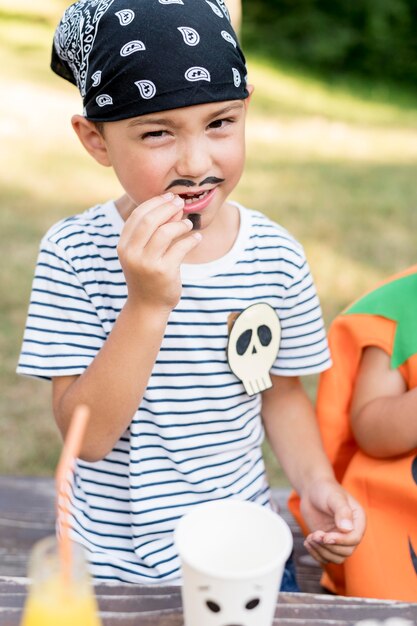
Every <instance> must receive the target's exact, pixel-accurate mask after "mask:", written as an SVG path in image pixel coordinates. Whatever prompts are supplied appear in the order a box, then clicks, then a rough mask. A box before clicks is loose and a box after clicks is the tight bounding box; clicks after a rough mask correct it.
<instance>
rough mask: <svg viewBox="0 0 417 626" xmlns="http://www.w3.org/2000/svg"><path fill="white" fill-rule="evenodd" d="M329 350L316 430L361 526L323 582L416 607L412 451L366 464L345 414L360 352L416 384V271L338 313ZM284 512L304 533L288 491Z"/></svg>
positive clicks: (416, 478) (416, 493) (416, 469)
mask: <svg viewBox="0 0 417 626" xmlns="http://www.w3.org/2000/svg"><path fill="white" fill-rule="evenodd" d="M329 344H330V351H331V354H332V359H333V366H332V367H331V368H330V369H329V370H327V371H326V372H324V373H323V374H322V375H321V377H320V384H319V390H318V396H317V415H318V421H319V426H320V431H321V434H322V438H323V443H324V447H325V450H326V453H327V455H328V457H329V458H330V461H331V463H332V466H333V468H334V471H335V474H336V478H337V479H338V481H339V482H340V483H341V484H342V485H343V486H344V487H345V488H346V490H347V491H348V492H349V493H350V494H351V495H352V496H354V497H355V498H356V499H357V500H358V501H359V502H360V503H361V504H362V506H363V507H364V509H365V511H366V514H367V528H366V532H365V535H364V538H363V540H362V541H361V543H360V545H359V546H358V547H357V548H356V550H355V551H354V553H353V555H352V556H351V557H349V558H348V559H346V561H345V563H343V564H342V565H333V564H330V565H327V566H326V567H325V572H324V574H323V577H322V584H323V586H324V587H326V588H327V589H329V590H330V591H333V592H334V593H337V594H339V595H348V596H363V597H373V598H386V599H397V600H404V601H412V602H417V556H416V551H417V449H415V450H413V451H412V452H410V453H408V454H404V455H402V456H398V457H392V458H386V459H376V458H372V457H370V456H368V455H366V454H364V453H363V452H362V451H361V450H360V449H359V448H358V445H357V444H356V441H355V439H354V437H353V434H352V431H351V428H350V416H349V411H350V403H351V398H352V393H353V389H354V384H355V380H356V375H357V371H358V367H359V363H360V360H361V355H362V351H363V349H364V348H365V347H367V346H377V347H379V348H381V349H382V350H384V351H385V352H386V353H388V354H389V355H391V367H393V368H399V370H400V372H401V374H402V376H403V377H404V380H405V381H406V383H407V388H408V389H411V388H413V387H416V386H417V265H416V266H413V267H411V268H409V269H408V270H406V271H405V272H402V273H401V274H397V275H395V276H394V277H391V278H390V279H388V280H387V281H386V282H385V283H383V284H382V285H380V286H379V287H377V288H376V289H374V290H373V291H371V292H369V293H368V294H366V295H365V296H364V297H363V298H361V299H360V300H358V301H357V302H355V303H354V304H353V305H352V306H351V307H350V308H348V309H347V310H346V311H344V312H343V313H342V314H341V315H339V316H338V317H337V318H336V319H335V320H334V322H333V324H332V325H331V327H330V331H329ZM416 419H417V410H416ZM289 508H290V510H291V511H292V513H293V515H294V517H295V518H296V520H297V521H298V523H299V524H300V526H301V527H302V528H303V530H304V531H305V532H306V533H307V528H306V525H305V523H304V521H303V519H302V517H301V514H300V508H299V498H298V496H297V494H295V493H293V494H292V495H291V497H290V500H289Z"/></svg>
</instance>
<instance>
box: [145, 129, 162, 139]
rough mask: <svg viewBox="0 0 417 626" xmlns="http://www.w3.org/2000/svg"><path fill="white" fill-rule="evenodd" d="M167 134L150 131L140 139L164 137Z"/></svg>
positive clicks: (160, 131)
mask: <svg viewBox="0 0 417 626" xmlns="http://www.w3.org/2000/svg"><path fill="white" fill-rule="evenodd" d="M166 134H167V131H166V130H151V131H149V132H147V133H143V135H142V139H147V138H148V137H156V138H159V137H165V135H166Z"/></svg>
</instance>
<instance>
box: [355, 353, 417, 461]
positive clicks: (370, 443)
mask: <svg viewBox="0 0 417 626" xmlns="http://www.w3.org/2000/svg"><path fill="white" fill-rule="evenodd" d="M416 413H417V388H415V389H410V390H407V386H406V383H405V381H404V379H403V377H402V375H401V373H400V372H399V370H397V369H396V370H392V369H391V366H390V357H389V355H388V354H387V353H386V352H384V351H383V350H381V349H380V348H376V347H373V346H371V347H368V348H365V350H364V352H363V355H362V359H361V363H360V366H359V370H358V376H357V379H356V382H355V388H354V392H353V399H352V405H351V412H350V417H351V425H352V430H353V433H354V435H355V439H356V441H357V442H358V445H359V446H360V448H361V449H362V450H363V451H364V452H366V453H367V454H369V455H370V456H375V457H379V458H385V457H392V456H397V455H400V454H405V453H407V452H410V451H412V450H413V449H415V448H417V420H416Z"/></svg>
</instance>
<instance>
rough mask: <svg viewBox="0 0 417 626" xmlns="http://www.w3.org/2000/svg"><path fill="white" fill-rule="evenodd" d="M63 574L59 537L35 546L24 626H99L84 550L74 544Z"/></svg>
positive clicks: (44, 540)
mask: <svg viewBox="0 0 417 626" xmlns="http://www.w3.org/2000/svg"><path fill="white" fill-rule="evenodd" d="M71 552H72V554H71V557H72V558H71V564H70V568H69V571H68V572H66V573H64V570H63V568H62V565H61V559H60V554H59V548H58V542H57V540H56V537H46V538H45V539H42V540H41V541H39V542H38V543H36V544H35V546H34V548H33V549H32V552H31V555H30V558H29V572H28V573H29V578H30V579H31V585H30V588H29V593H28V597H27V600H26V604H25V609H24V613H23V621H22V624H21V626H58V625H59V626H76V625H77V626H78V625H80V626H81V624H82V626H100V625H101V622H100V618H99V614H98V608H97V602H96V599H95V596H94V591H93V587H92V585H91V580H90V576H89V573H88V569H87V564H86V560H85V556H84V550H83V548H82V546H80V545H78V544H76V543H72V544H71Z"/></svg>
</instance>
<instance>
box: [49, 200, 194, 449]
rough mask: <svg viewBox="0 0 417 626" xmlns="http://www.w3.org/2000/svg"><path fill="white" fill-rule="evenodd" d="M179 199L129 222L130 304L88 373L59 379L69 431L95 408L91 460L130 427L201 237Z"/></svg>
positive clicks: (59, 403)
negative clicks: (80, 411)
mask: <svg viewBox="0 0 417 626" xmlns="http://www.w3.org/2000/svg"><path fill="white" fill-rule="evenodd" d="M173 198H174V196H173V194H170V196H169V198H168V199H167V198H166V197H165V198H164V197H163V196H162V197H161V196H158V197H157V198H153V199H152V200H149V201H148V202H145V203H144V204H142V205H141V206H140V207H138V208H137V209H135V210H134V211H133V213H132V214H131V216H130V217H129V219H128V220H127V222H126V224H125V227H124V229H123V232H122V235H121V238H120V242H119V246H118V254H119V258H120V262H121V265H122V268H123V272H124V275H125V278H126V283H127V288H128V297H127V300H126V304H125V306H124V307H123V309H122V311H121V312H120V314H119V316H118V319H117V321H116V323H115V325H114V327H113V329H112V331H111V333H110V334H109V336H108V338H107V340H106V342H105V343H104V345H103V347H102V348H101V350H100V352H99V353H98V354H97V356H96V357H95V359H94V360H93V362H92V363H91V364H90V366H89V367H88V368H87V369H86V370H85V372H83V374H81V375H80V376H69V377H58V378H56V379H55V380H54V383H53V408H54V414H55V419H56V421H57V424H58V426H59V428H60V430H61V432H62V433H63V435H64V436H65V434H66V431H67V429H68V426H69V423H70V420H71V416H72V414H73V412H74V409H75V407H76V406H77V405H79V404H86V405H88V406H89V408H90V412H91V416H90V420H89V424H88V427H87V432H86V435H85V439H84V445H83V448H82V450H81V453H80V457H81V458H83V459H85V460H88V461H97V460H99V459H101V458H103V457H104V456H105V455H106V454H108V452H110V450H111V449H112V448H113V446H114V444H115V443H116V442H117V440H118V439H119V438H120V436H121V435H122V434H123V432H124V431H125V430H126V428H127V427H128V426H129V424H130V422H131V419H132V416H133V415H134V414H135V411H136V410H137V408H138V406H139V404H140V402H141V400H142V397H143V394H144V392H145V389H146V386H147V384H148V380H149V377H150V375H151V372H152V368H153V366H154V363H155V360H156V358H157V355H158V352H159V349H160V346H161V342H162V339H163V336H164V333H165V328H166V324H167V320H168V317H169V314H170V312H171V310H172V309H173V308H174V307H175V305H176V304H177V302H178V300H179V298H180V295H181V279H180V270H179V268H180V264H181V262H182V260H183V258H184V256H185V255H186V254H187V252H189V251H190V250H191V249H192V248H193V247H194V246H195V245H196V244H197V243H198V241H199V239H200V237H201V235H199V234H196V233H191V234H188V233H189V231H190V230H191V228H192V224H191V222H190V221H189V220H181V215H182V211H181V210H180V209H179V204H178V203H177V204H175V203H174V202H172V200H173ZM181 203H182V201H181ZM182 204H183V203H182ZM196 235H198V236H196Z"/></svg>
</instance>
